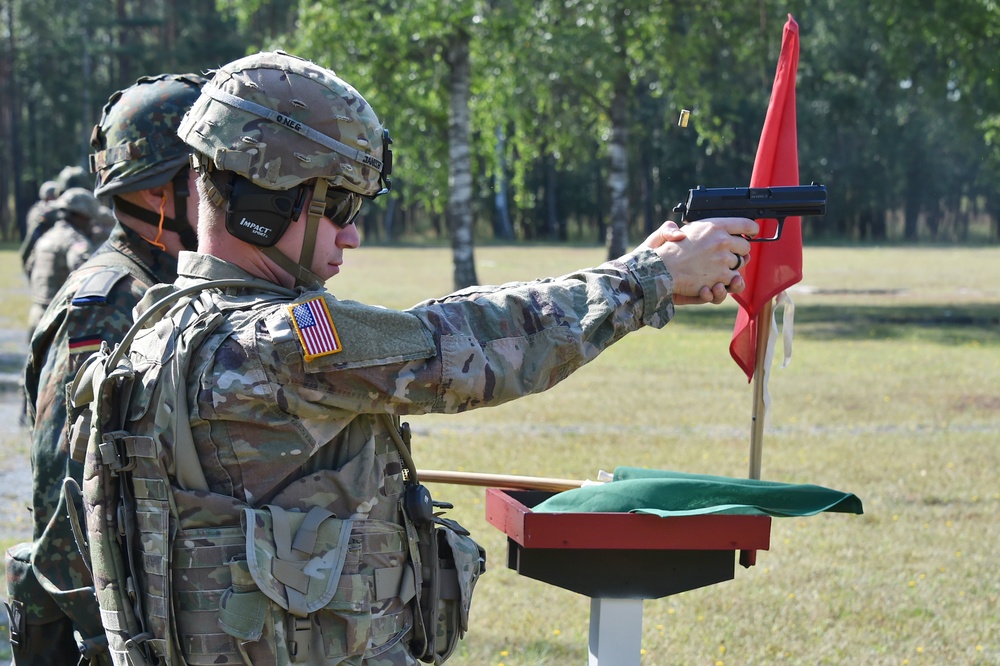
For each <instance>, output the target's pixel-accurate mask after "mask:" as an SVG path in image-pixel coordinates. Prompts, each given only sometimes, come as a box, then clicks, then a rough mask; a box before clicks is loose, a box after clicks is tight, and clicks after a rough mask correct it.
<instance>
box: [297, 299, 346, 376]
mask: <svg viewBox="0 0 1000 666" xmlns="http://www.w3.org/2000/svg"><path fill="white" fill-rule="evenodd" d="M288 311H289V312H290V313H291V315H292V323H293V324H294V325H295V332H296V333H298V334H299V341H301V342H302V349H303V350H304V351H305V360H307V361H311V360H312V359H314V358H318V357H320V356H326V355H327V354H336V353H337V352H339V351H341V346H340V338H339V337H338V336H337V329H336V327H335V326H334V325H333V319H331V318H330V311H329V310H328V309H327V308H326V301H325V300H324V299H323V297H322V296H320V297H318V298H314V299H312V300H309V301H306V302H305V303H298V304H297V305H289V306H288Z"/></svg>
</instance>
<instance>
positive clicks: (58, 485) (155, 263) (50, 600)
mask: <svg viewBox="0 0 1000 666" xmlns="http://www.w3.org/2000/svg"><path fill="white" fill-rule="evenodd" d="M204 82H205V79H204V78H202V77H200V76H197V75H193V74H183V75H173V74H164V75H160V76H156V77H143V78H141V79H139V80H138V81H137V82H136V83H135V84H134V85H132V86H131V87H129V88H127V89H126V90H123V91H120V92H117V93H115V94H114V95H112V96H111V98H110V99H109V101H108V104H107V105H106V106H105V108H104V113H103V117H102V118H101V121H100V122H99V123H98V125H97V126H96V127H95V128H94V132H93V136H92V146H93V148H94V150H95V151H96V152H95V154H93V155H92V156H91V162H92V165H93V170H94V171H95V172H96V173H97V189H96V191H95V194H96V195H97V196H107V197H112V199H113V204H114V215H115V216H116V218H117V220H116V223H115V224H114V226H113V227H112V229H111V233H110V236H109V238H108V239H107V240H106V241H105V242H104V243H103V245H101V246H100V247H99V248H98V250H97V251H96V252H95V254H94V255H93V256H92V257H91V258H90V260H89V261H88V262H87V263H86V264H84V266H82V267H81V268H80V269H79V270H77V271H75V272H74V273H73V274H72V275H71V276H70V277H69V279H68V280H67V281H66V283H65V285H64V286H63V288H62V289H61V290H60V291H59V293H58V294H57V295H56V296H55V298H54V299H53V302H52V304H51V305H50V306H49V308H48V309H47V310H46V311H45V314H44V315H43V316H42V317H41V321H40V322H39V323H38V326H37V329H36V330H35V334H34V336H33V337H32V340H31V348H30V353H29V357H28V362H27V366H26V368H25V373H24V384H25V391H26V396H27V403H28V406H29V421H30V424H31V425H33V428H32V433H31V436H32V451H31V456H32V471H33V492H32V514H33V521H34V530H33V539H34V543H25V544H19V545H17V546H15V547H13V548H12V549H10V551H8V554H7V575H8V593H9V594H8V596H9V597H10V599H11V602H12V607H11V608H10V614H11V616H12V632H13V633H14V634H15V635H16V636H15V640H17V641H18V642H19V644H20V645H19V646H18V647H15V651H14V657H15V661H16V664H17V666H29V665H34V664H39V665H41V664H45V665H48V664H70V663H73V664H75V663H77V662H78V661H79V660H80V658H81V654H82V655H83V657H84V658H85V659H90V661H91V663H110V658H109V657H108V655H107V652H106V638H105V637H104V632H103V628H102V625H101V619H100V613H99V608H98V606H97V601H96V599H95V597H94V592H93V587H92V585H93V583H92V581H91V577H90V573H89V571H88V569H87V565H86V563H85V562H84V561H83V560H82V558H81V556H80V554H79V553H78V550H77V546H76V542H75V539H74V537H73V533H72V531H71V529H70V526H69V524H68V522H67V511H68V509H70V510H76V507H75V506H69V507H68V506H67V500H66V498H65V497H64V496H63V494H62V492H61V489H62V484H63V479H64V477H73V478H75V479H76V480H77V482H80V481H81V476H82V466H81V462H82V457H81V460H79V461H74V460H71V458H70V454H71V448H72V443H70V442H68V441H67V436H66V427H65V426H66V401H65V389H64V387H65V385H66V384H67V383H68V382H70V381H71V380H72V379H73V377H74V375H75V373H76V371H77V369H78V367H79V365H80V363H81V361H83V360H84V359H85V358H86V357H87V356H88V355H89V353H90V352H92V351H93V350H94V349H96V348H97V347H99V346H100V343H101V341H107V342H109V343H114V342H116V341H117V340H119V339H120V338H121V337H122V335H123V334H124V332H125V331H126V330H128V328H129V326H130V325H131V324H132V308H133V306H135V304H136V303H137V302H138V301H139V299H140V298H141V297H142V295H143V294H144V293H145V292H146V290H147V289H148V288H149V287H150V286H151V285H153V284H156V283H159V282H171V281H172V280H174V279H175V278H176V277H177V254H178V253H179V252H180V250H181V249H183V248H188V249H193V248H194V247H195V246H196V236H195V231H194V220H195V218H196V215H197V194H196V192H195V191H194V175H193V172H192V171H191V169H190V168H189V156H190V152H191V150H190V148H188V146H187V145H185V144H184V143H183V142H181V140H180V139H179V138H178V137H177V132H176V130H177V126H178V125H179V124H180V120H181V117H182V116H183V115H184V113H185V112H186V111H187V110H188V109H189V108H190V107H191V104H192V103H193V102H194V100H195V99H196V98H197V96H198V92H199V91H200V89H201V86H202V85H203V84H204ZM70 504H71V505H72V502H70ZM74 631H75V632H76V636H75V637H74Z"/></svg>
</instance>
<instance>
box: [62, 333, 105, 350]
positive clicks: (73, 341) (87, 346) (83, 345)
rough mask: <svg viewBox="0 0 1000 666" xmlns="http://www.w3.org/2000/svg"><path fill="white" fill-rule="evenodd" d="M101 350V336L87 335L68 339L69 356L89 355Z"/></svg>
mask: <svg viewBox="0 0 1000 666" xmlns="http://www.w3.org/2000/svg"><path fill="white" fill-rule="evenodd" d="M100 348H101V336H99V335H87V336H83V337H78V338H70V339H69V353H70V354H89V353H93V352H95V351H97V350H99V349H100Z"/></svg>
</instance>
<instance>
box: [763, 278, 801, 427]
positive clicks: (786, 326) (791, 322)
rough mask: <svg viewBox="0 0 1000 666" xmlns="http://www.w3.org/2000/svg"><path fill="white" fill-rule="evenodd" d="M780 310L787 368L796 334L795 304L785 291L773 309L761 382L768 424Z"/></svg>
mask: <svg viewBox="0 0 1000 666" xmlns="http://www.w3.org/2000/svg"><path fill="white" fill-rule="evenodd" d="M778 308H782V316H781V341H782V349H783V351H784V359H783V360H782V363H781V367H782V368H787V367H788V364H789V363H791V361H792V338H793V337H794V332H795V303H793V302H792V299H791V297H790V296H789V295H788V292H786V291H783V292H781V293H780V294H778V296H777V298H776V299H775V301H774V307H773V308H771V331H770V334H769V335H768V336H767V349H766V351H765V352H764V376H763V377H761V381H762V382H763V384H764V386H763V388H764V423H765V425H766V424H767V420H768V418H770V414H771V410H770V407H771V394H770V392H769V391H768V388H767V387H768V383H769V382H770V380H771V363H772V362H774V346H775V344H777V343H776V340H777V338H778V319H777V317H776V316H775V313H776V312H777V310H778Z"/></svg>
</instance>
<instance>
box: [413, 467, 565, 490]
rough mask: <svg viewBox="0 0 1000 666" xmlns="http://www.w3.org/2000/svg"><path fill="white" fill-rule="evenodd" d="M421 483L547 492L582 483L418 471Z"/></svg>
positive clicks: (433, 470) (544, 478) (515, 476)
mask: <svg viewBox="0 0 1000 666" xmlns="http://www.w3.org/2000/svg"><path fill="white" fill-rule="evenodd" d="M418 477H419V478H420V481H421V482H425V481H430V482H437V483H453V484H457V485H460V486H485V487H487V488H511V489H515V490H547V491H551V492H557V493H559V492H562V491H564V490H572V489H573V488H579V487H580V486H582V485H583V484H584V482H583V481H577V480H575V479H554V478H550V477H542V476H518V475H516V474H483V473H480V472H452V471H446V470H436V469H422V470H419V471H418Z"/></svg>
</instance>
